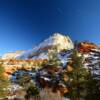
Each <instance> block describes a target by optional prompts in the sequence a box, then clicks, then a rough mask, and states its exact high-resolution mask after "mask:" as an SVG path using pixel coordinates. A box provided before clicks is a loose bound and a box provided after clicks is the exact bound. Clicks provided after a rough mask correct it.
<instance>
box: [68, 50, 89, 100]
mask: <svg viewBox="0 0 100 100" xmlns="http://www.w3.org/2000/svg"><path fill="white" fill-rule="evenodd" d="M70 57H71V63H70V66H71V67H72V68H73V71H72V72H70V73H68V75H69V77H70V80H71V81H70V82H69V84H70V93H69V95H70V98H71V100H80V98H81V97H83V98H84V97H85V96H86V85H87V77H88V75H89V73H88V70H87V69H85V68H84V66H83V57H82V56H81V55H79V53H78V51H77V50H76V49H75V50H73V53H72V55H71V56H70Z"/></svg>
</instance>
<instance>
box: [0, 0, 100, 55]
mask: <svg viewBox="0 0 100 100" xmlns="http://www.w3.org/2000/svg"><path fill="white" fill-rule="evenodd" d="M53 32H61V33H64V34H66V35H69V36H70V37H71V38H72V39H73V41H74V40H89V41H92V42H95V43H97V44H99V43H100V0H0V54H2V53H4V52H9V51H14V50H27V49H30V48H32V47H33V46H34V45H36V44H38V43H39V42H41V41H42V40H43V39H45V38H47V37H48V36H49V35H51V34H52V33H53Z"/></svg>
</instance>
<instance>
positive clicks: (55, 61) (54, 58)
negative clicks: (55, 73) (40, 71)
mask: <svg viewBox="0 0 100 100" xmlns="http://www.w3.org/2000/svg"><path fill="white" fill-rule="evenodd" d="M47 64H48V65H56V66H60V65H61V61H60V59H59V57H58V52H57V50H56V49H54V50H50V51H49V53H48V62H47Z"/></svg>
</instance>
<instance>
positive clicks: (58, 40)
mask: <svg viewBox="0 0 100 100" xmlns="http://www.w3.org/2000/svg"><path fill="white" fill-rule="evenodd" d="M52 48H56V49H57V51H58V52H59V51H61V50H64V49H66V50H71V49H73V48H74V44H73V42H72V41H71V39H70V38H69V37H68V36H65V35H62V34H60V33H54V34H53V35H52V36H50V37H49V38H47V39H45V40H44V41H43V42H42V43H40V44H39V45H38V46H35V47H34V48H33V49H31V50H28V51H26V52H25V53H23V54H22V55H20V56H19V57H17V58H21V59H29V58H30V59H31V58H36V56H38V57H39V55H42V57H39V58H43V55H44V56H45V57H46V55H45V52H44V50H45V51H46V50H47V51H48V50H49V49H52ZM40 51H42V52H40ZM41 53H43V54H41Z"/></svg>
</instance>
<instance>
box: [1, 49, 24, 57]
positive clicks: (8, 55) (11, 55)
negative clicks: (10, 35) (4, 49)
mask: <svg viewBox="0 0 100 100" xmlns="http://www.w3.org/2000/svg"><path fill="white" fill-rule="evenodd" d="M22 53H24V51H22V50H19V51H16V52H8V53H5V54H4V55H3V56H2V59H15V58H16V57H17V56H19V55H21V54H22Z"/></svg>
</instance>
